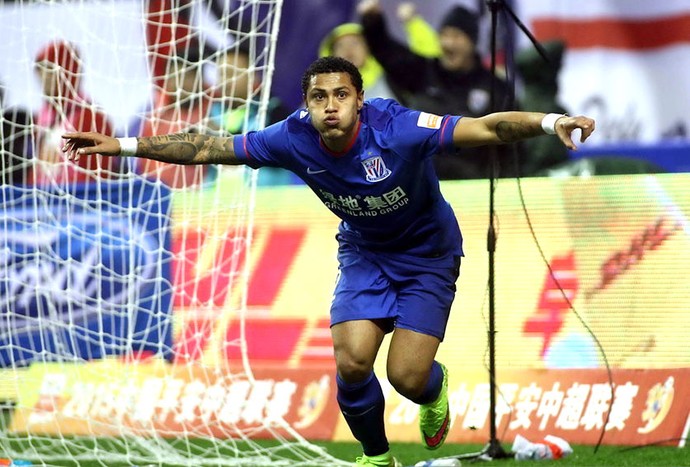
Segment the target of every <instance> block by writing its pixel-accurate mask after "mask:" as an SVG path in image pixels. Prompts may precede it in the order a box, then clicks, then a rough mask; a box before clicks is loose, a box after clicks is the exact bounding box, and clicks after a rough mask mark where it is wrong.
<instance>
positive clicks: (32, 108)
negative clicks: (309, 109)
mask: <svg viewBox="0 0 690 467" xmlns="http://www.w3.org/2000/svg"><path fill="white" fill-rule="evenodd" d="M281 4H282V1H281V0H234V1H230V0H229V1H223V2H221V1H213V0H148V1H146V0H141V1H139V0H137V1H135V0H93V1H91V0H80V1H60V0H54V1H40V2H38V1H31V0H21V1H20V0H15V1H10V0H4V1H3V0H0V27H1V28H2V30H3V38H4V39H3V41H2V43H1V44H0V86H1V87H0V89H1V90H2V105H1V107H2V117H1V122H2V133H1V135H0V136H1V139H2V166H1V170H0V175H1V176H2V187H1V188H2V203H3V210H2V215H1V216H2V225H1V227H0V258H1V265H0V300H1V308H0V313H1V314H0V408H1V409H2V418H1V419H0V423H1V425H0V459H12V460H15V461H17V460H27V461H29V462H32V463H34V465H87V466H88V465H108V466H113V465H115V466H117V465H122V466H131V465H166V466H167V465H188V466H192V465H194V466H198V465H246V466H261V465H291V466H293V465H294V466H297V465H301V466H307V465H338V464H341V463H342V461H339V460H338V459H334V458H332V457H331V456H330V455H329V454H328V453H327V452H325V451H324V450H323V449H321V448H319V447H317V446H315V445H313V444H312V443H310V442H308V441H307V439H306V436H305V435H304V434H303V432H301V431H298V430H297V429H296V427H295V426H294V423H288V422H287V421H286V420H287V417H286V415H288V413H289V412H290V411H294V410H296V409H295V407H296V406H297V405H299V403H300V401H297V402H295V400H296V398H297V394H296V391H297V390H296V385H295V383H294V382H292V381H290V380H289V379H286V378H275V377H273V375H272V374H271V372H270V371H266V370H262V371H259V370H257V369H254V368H252V366H251V365H250V360H249V358H247V352H246V348H247V338H245V334H244V326H243V323H244V319H245V315H246V306H245V303H246V299H245V295H246V290H247V284H248V273H247V271H248V268H249V264H250V261H251V249H250V244H251V240H252V211H253V208H252V207H253V197H254V192H255V186H256V179H257V175H256V172H255V171H252V170H248V169H245V168H242V167H215V166H208V167H206V166H204V167H202V166H174V165H167V164H162V163H154V162H151V161H146V160H144V159H137V158H127V159H120V158H105V157H101V156H97V157H89V158H82V160H80V161H77V162H75V161H71V160H67V159H66V158H65V157H64V154H63V153H62V152H61V150H60V146H61V135H62V134H63V133H64V132H65V131H75V130H76V131H98V132H102V133H107V134H110V135H114V136H118V137H126V136H150V135H157V134H167V133H175V132H203V133H206V134H217V135H227V134H232V133H238V132H242V131H248V130H252V129H258V128H261V127H262V126H263V125H265V122H266V118H265V117H266V115H267V112H268V110H269V107H270V82H271V74H272V71H273V63H274V61H273V56H274V53H275V44H276V37H277V34H278V24H279V19H280V10H281ZM231 329H232V332H231V331H230V330H231ZM265 345H267V346H268V345H270V342H266V343H265ZM318 381H319V380H318V379H316V380H315V383H314V384H316V386H314V385H313V384H312V386H310V387H311V388H312V390H311V392H309V394H306V392H305V394H304V395H303V397H302V399H301V403H302V404H306V405H307V406H309V405H310V403H316V402H319V401H320V400H322V399H323V398H328V397H332V396H333V394H332V392H330V390H329V389H328V388H327V387H325V386H324V384H321V385H319V384H318ZM314 388H316V389H314ZM331 388H332V385H331ZM310 398H311V399H310Z"/></svg>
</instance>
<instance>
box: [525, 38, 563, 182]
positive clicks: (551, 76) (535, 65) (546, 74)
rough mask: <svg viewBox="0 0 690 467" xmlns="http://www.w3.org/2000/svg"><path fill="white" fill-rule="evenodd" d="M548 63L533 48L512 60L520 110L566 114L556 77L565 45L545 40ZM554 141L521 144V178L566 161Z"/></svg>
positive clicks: (530, 141)
mask: <svg viewBox="0 0 690 467" xmlns="http://www.w3.org/2000/svg"><path fill="white" fill-rule="evenodd" d="M542 46H543V49H544V52H545V54H546V57H547V58H548V62H547V61H546V60H545V59H544V57H542V56H541V54H540V53H539V52H538V51H537V49H536V48H534V47H529V48H526V49H524V50H521V51H520V52H519V53H518V54H517V55H516V57H515V65H516V67H517V72H518V74H519V75H520V77H521V78H522V84H523V86H522V91H521V95H520V98H519V100H520V104H521V105H520V107H522V108H525V109H529V110H531V111H535V112H544V113H551V112H555V113H563V114H565V113H567V110H566V109H565V108H564V107H563V106H562V105H561V104H560V103H559V102H558V97H557V96H558V74H559V73H560V70H561V63H562V59H563V52H564V50H565V44H564V43H563V42H561V41H548V42H545V43H543V44H542ZM553 139H555V138H533V139H531V140H526V141H523V142H522V148H523V152H524V154H526V155H528V157H524V160H521V161H520V164H519V167H520V175H522V176H530V175H539V174H543V173H544V171H545V170H547V169H550V168H553V167H555V166H557V165H558V164H562V163H564V162H567V161H568V158H569V156H568V149H567V148H566V147H565V146H563V144H560V142H559V141H556V143H557V144H554V141H552V140H553Z"/></svg>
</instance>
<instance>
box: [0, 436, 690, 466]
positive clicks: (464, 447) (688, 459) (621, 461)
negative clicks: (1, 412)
mask: <svg viewBox="0 0 690 467" xmlns="http://www.w3.org/2000/svg"><path fill="white" fill-rule="evenodd" d="M7 441H8V440H7V439H5V440H3V442H2V443H0V458H3V457H5V456H6V454H5V453H4V452H2V451H4V449H2V446H3V445H5V446H6V444H5V443H7ZM75 441H76V440H74V439H70V440H69V442H68V443H67V444H68V445H72V446H73V448H77V444H78V443H75ZM13 442H16V443H24V442H26V440H25V439H21V440H20V438H15V439H14V441H13ZM13 442H12V441H11V442H10V443H13ZM30 442H31V441H30ZM33 442H34V443H35V442H36V441H35V440H34V441H33ZM83 443H84V446H79V447H81V448H82V449H83V448H87V449H88V446H86V444H88V442H87V441H84V442H83ZM196 443H198V444H199V447H204V446H203V445H204V444H205V443H208V444H209V445H210V443H209V441H207V440H206V441H204V440H196V441H195V444H196ZM259 444H261V445H262V446H265V447H266V448H269V449H271V448H273V447H275V446H276V445H277V443H276V442H275V441H270V442H269V441H267V442H259ZM315 444H316V445H318V446H320V447H323V448H324V449H326V450H327V451H328V452H329V453H330V454H331V455H332V456H334V457H336V458H339V459H343V460H346V461H354V458H355V457H357V456H358V455H360V454H361V452H360V450H359V446H358V445H357V444H355V443H333V442H315ZM391 448H392V449H393V452H394V453H395V455H396V457H398V459H400V461H402V462H403V464H404V465H406V466H411V465H414V464H415V463H416V462H418V461H420V460H427V459H430V458H431V457H443V456H450V455H458V454H463V453H476V452H478V451H481V449H482V448H483V446H481V445H469V444H446V445H445V446H443V447H442V448H440V449H439V450H437V451H433V453H432V452H430V451H427V450H426V449H424V448H423V447H422V446H421V445H420V444H417V443H392V445H391ZM503 448H504V450H506V451H509V450H510V445H507V444H506V445H503ZM82 449H77V451H81V450H82ZM573 449H574V453H573V454H572V455H571V456H569V457H567V458H565V459H560V460H557V461H521V462H517V461H515V460H514V459H512V458H506V459H496V460H494V461H492V462H493V464H494V465H497V466H512V465H520V466H522V467H529V466H530V465H541V466H545V465H546V464H545V463H544V462H546V463H551V464H553V463H554V462H555V463H556V465H559V466H587V467H593V466H606V467H609V466H619V467H633V466H635V467H656V466H658V467H668V466H674V467H675V466H681V467H682V466H690V452H688V448H687V447H686V448H676V447H660V446H645V447H623V446H601V447H600V448H599V450H598V451H597V453H594V447H593V446H573ZM286 456H287V455H286ZM470 464H474V465H482V464H486V463H485V462H482V461H476V462H471V461H470V460H463V465H465V466H467V465H470ZM33 465H34V466H39V465H50V466H56V467H62V466H64V467H96V466H98V467H103V466H105V465H107V466H108V467H131V466H132V465H134V464H133V463H122V462H109V461H108V459H107V455H103V457H102V460H101V461H94V460H79V461H76V460H74V459H70V456H69V455H66V456H65V459H64V460H51V461H50V463H47V464H42V463H40V462H36V461H35V460H34V462H33ZM139 465H140V466H142V467H143V465H156V466H168V465H171V466H172V464H139ZM242 465H243V464H242ZM288 465H289V464H288ZM300 465H301V466H304V465H305V464H302V463H300ZM246 467H253V466H250V465H249V464H247V466H246ZM309 467H330V466H324V465H316V464H315V465H313V466H309Z"/></svg>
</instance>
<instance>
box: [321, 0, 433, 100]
mask: <svg viewBox="0 0 690 467" xmlns="http://www.w3.org/2000/svg"><path fill="white" fill-rule="evenodd" d="M397 14H398V18H399V19H400V21H401V22H402V23H403V24H404V26H405V31H406V33H407V37H408V43H409V47H410V49H411V50H412V51H413V52H414V53H417V54H419V55H421V56H425V57H434V56H438V55H439V54H440V50H441V49H440V45H439V42H438V37H437V35H436V31H434V29H433V28H432V27H431V25H429V23H427V22H426V21H425V20H424V18H422V17H421V16H419V15H418V14H416V10H415V7H414V4H412V3H411V2H403V3H401V4H400V5H399V6H398V10H397ZM319 56H320V57H326V56H335V57H341V58H344V59H346V60H348V61H350V62H352V63H353V64H354V65H355V66H356V67H357V68H358V69H359V72H360V73H361V74H362V80H363V84H364V97H365V98H366V99H371V98H374V97H381V98H391V99H396V100H397V101H398V102H402V103H405V102H406V99H405V90H404V89H403V88H396V86H395V84H394V83H393V81H392V80H389V79H388V78H387V76H386V73H385V72H384V70H383V68H382V67H381V65H380V64H379V62H378V61H377V60H376V59H375V58H374V57H373V56H372V55H371V52H370V51H369V46H368V45H367V42H366V39H365V38H364V36H363V29H362V25H361V24H358V23H344V24H341V25H339V26H337V27H336V28H335V29H333V30H332V31H331V32H330V33H328V35H326V37H325V38H324V39H323V40H322V41H321V45H320V46H319Z"/></svg>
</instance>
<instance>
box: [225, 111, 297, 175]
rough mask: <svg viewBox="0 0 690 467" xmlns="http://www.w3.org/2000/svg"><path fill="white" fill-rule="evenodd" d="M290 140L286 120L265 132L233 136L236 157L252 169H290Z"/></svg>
mask: <svg viewBox="0 0 690 467" xmlns="http://www.w3.org/2000/svg"><path fill="white" fill-rule="evenodd" d="M288 144H289V138H288V132H287V123H286V121H285V120H283V121H280V122H278V123H275V124H273V125H271V126H268V127H266V128H264V129H263V130H258V131H250V132H247V133H246V134H244V135H236V136H233V147H234V150H235V157H237V159H238V160H239V161H240V162H241V163H243V164H246V165H248V166H249V167H251V168H254V169H258V168H259V167H284V168H288V167H287V165H288V158H287V157H286V155H287V154H289V146H288Z"/></svg>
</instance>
